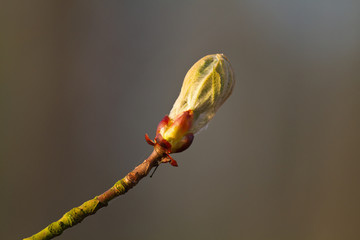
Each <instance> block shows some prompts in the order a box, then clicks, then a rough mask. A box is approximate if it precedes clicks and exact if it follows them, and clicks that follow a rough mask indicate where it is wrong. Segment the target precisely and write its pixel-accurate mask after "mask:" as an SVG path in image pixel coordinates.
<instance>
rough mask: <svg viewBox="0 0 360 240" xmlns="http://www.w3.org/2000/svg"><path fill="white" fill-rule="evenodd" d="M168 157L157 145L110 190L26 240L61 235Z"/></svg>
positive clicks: (72, 210)
mask: <svg viewBox="0 0 360 240" xmlns="http://www.w3.org/2000/svg"><path fill="white" fill-rule="evenodd" d="M166 158H167V156H166V155H165V153H164V149H163V148H162V147H160V146H159V145H155V147H154V151H153V152H152V153H151V154H150V156H149V157H148V158H147V159H146V160H145V161H144V162H143V163H141V164H140V165H138V166H137V167H136V168H135V169H134V170H133V171H131V172H130V173H128V174H127V175H126V176H125V177H124V178H122V179H121V180H119V181H118V182H116V183H115V184H114V186H113V187H111V188H110V189H109V190H107V191H106V192H104V193H103V194H101V195H99V196H96V197H95V198H94V199H91V200H89V201H86V202H84V203H83V204H82V205H80V206H79V207H75V208H73V209H71V210H70V211H68V212H67V213H65V214H64V215H63V216H62V217H61V218H60V219H59V220H57V221H56V222H53V223H51V224H50V225H48V226H47V227H46V228H44V229H43V230H41V231H40V232H38V233H36V234H34V235H33V236H31V237H28V238H25V239H24V240H47V239H52V238H54V237H56V236H59V235H60V234H61V233H62V232H63V231H64V230H65V229H67V228H70V227H72V226H74V225H76V224H78V223H80V222H81V221H82V220H83V219H84V218H86V217H87V216H90V215H93V214H95V213H96V212H97V210H99V209H100V208H103V207H106V206H107V205H108V202H109V201H110V200H112V199H114V198H115V197H117V196H119V195H122V194H125V193H126V192H127V191H128V190H130V189H131V188H132V187H134V186H135V185H136V184H137V183H138V182H139V181H140V180H141V179H142V178H143V177H145V176H146V175H148V173H149V172H150V170H151V169H152V168H153V167H155V166H158V165H159V164H160V163H161V162H166V160H165V159H166Z"/></svg>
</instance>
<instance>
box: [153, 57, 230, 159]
mask: <svg viewBox="0 0 360 240" xmlns="http://www.w3.org/2000/svg"><path fill="white" fill-rule="evenodd" d="M234 83H235V81H234V76H233V71H232V69H231V65H230V62H229V61H228V59H227V58H226V57H225V56H224V55H223V54H213V55H208V56H205V57H203V58H202V59H200V60H199V61H197V62H196V63H195V64H194V65H193V66H192V67H191V68H190V70H189V71H188V73H187V74H186V76H185V79H184V82H183V85H182V88H181V92H180V95H179V97H178V98H177V100H176V101H175V103H174V105H173V108H172V109H171V111H170V114H169V116H165V117H164V118H163V120H162V121H161V122H160V123H159V125H158V128H157V131H156V138H155V142H151V140H149V138H148V137H147V141H148V143H150V144H151V143H152V144H159V145H161V146H162V147H164V148H165V149H167V150H168V153H174V152H181V151H183V150H185V149H187V148H188V147H189V146H190V145H191V143H192V140H193V138H194V134H195V133H197V132H198V131H199V130H200V129H202V128H203V127H205V126H206V125H207V124H208V122H209V121H210V120H211V119H212V118H213V117H214V116H215V113H216V111H217V110H218V109H219V107H220V106H221V105H222V104H223V103H224V102H225V100H226V99H227V98H228V97H229V96H230V94H231V92H232V90H233V87H234Z"/></svg>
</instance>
